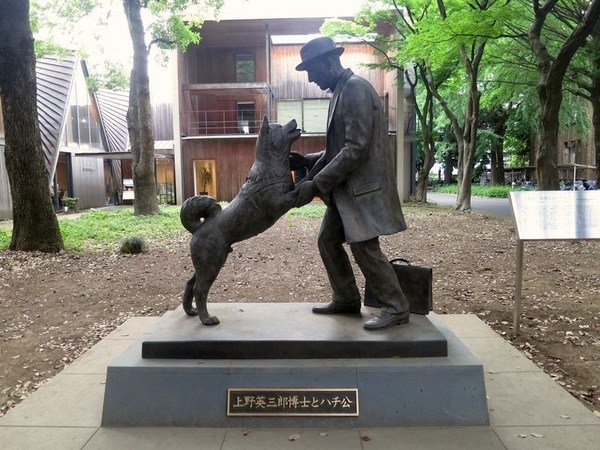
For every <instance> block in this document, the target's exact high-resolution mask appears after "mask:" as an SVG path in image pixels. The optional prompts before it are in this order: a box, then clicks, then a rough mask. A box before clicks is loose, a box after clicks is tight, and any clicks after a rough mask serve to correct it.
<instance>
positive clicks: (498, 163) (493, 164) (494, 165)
mask: <svg viewBox="0 0 600 450" xmlns="http://www.w3.org/2000/svg"><path fill="white" fill-rule="evenodd" d="M490 183H491V184H504V183H505V177H504V140H500V141H499V142H497V143H496V144H495V145H494V146H493V147H492V151H491V154H490Z"/></svg>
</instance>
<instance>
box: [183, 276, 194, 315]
mask: <svg viewBox="0 0 600 450" xmlns="http://www.w3.org/2000/svg"><path fill="white" fill-rule="evenodd" d="M194 284H196V274H194V275H193V276H192V278H190V279H189V280H188V281H187V283H186V284H185V290H184V291H183V300H182V302H181V304H182V306H183V310H184V311H185V313H186V314H187V315H188V316H197V315H198V310H197V309H196V308H194Z"/></svg>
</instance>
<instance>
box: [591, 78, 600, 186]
mask: <svg viewBox="0 0 600 450" xmlns="http://www.w3.org/2000/svg"><path fill="white" fill-rule="evenodd" d="M597 90H598V91H599V92H598V93H597V94H595V95H592V97H591V102H592V127H593V129H594V148H595V150H596V164H595V165H596V189H600V89H597Z"/></svg>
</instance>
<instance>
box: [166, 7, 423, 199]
mask: <svg viewBox="0 0 600 450" xmlns="http://www.w3.org/2000/svg"><path fill="white" fill-rule="evenodd" d="M323 21H324V18H323V17H316V18H273V19H247V20H243V19H234V20H227V19H226V18H223V19H221V20H220V21H206V22H204V24H203V27H202V30H201V35H202V40H201V42H200V43H199V44H198V45H194V46H191V47H189V48H188V49H187V51H186V52H185V53H182V52H179V53H178V54H177V58H176V63H175V65H176V68H177V69H176V72H177V80H176V83H177V96H176V98H175V100H174V110H175V111H178V112H179V114H178V116H177V117H176V118H175V127H174V132H175V136H174V145H175V171H176V177H175V178H176V186H177V189H176V193H177V202H178V203H181V202H182V201H183V200H185V199H186V198H188V197H190V196H193V195H196V194H199V193H205V192H206V193H208V194H209V195H211V196H213V197H215V198H217V199H218V200H224V201H228V200H231V199H232V198H233V197H234V196H235V195H236V194H237V192H238V191H239V189H240V187H241V185H242V184H243V183H244V181H245V177H246V176H247V174H248V171H249V169H250V167H251V165H252V163H253V161H254V149H255V143H256V138H257V131H258V127H259V126H260V123H261V121H262V118H263V117H264V116H266V117H267V118H268V119H269V120H270V121H276V122H279V123H285V122H287V121H288V120H290V119H292V118H294V119H296V121H297V122H298V124H299V127H300V128H301V129H302V130H303V133H302V137H301V138H300V140H299V141H298V142H296V143H295V144H294V147H293V150H295V151H298V152H301V153H309V152H316V151H320V150H322V149H324V148H325V139H326V123H327V109H328V106H329V99H330V94H328V93H325V92H323V91H321V90H320V89H319V87H318V86H316V85H315V84H311V83H309V82H308V77H307V75H306V72H298V71H296V70H295V67H296V65H297V64H298V63H299V62H300V56H299V54H300V48H301V47H302V45H303V44H304V43H306V42H307V41H308V40H310V39H311V38H312V37H315V35H318V34H319V28H320V27H321V26H322V24H323ZM339 45H341V46H343V47H344V48H345V52H344V54H343V55H342V57H341V59H342V65H343V66H344V67H349V68H351V69H352V70H353V71H354V72H355V73H357V74H358V75H361V76H362V77H364V78H366V79H368V80H369V81H370V82H371V83H372V84H373V86H374V87H375V89H376V90H377V92H378V93H379V95H380V97H381V100H382V102H383V103H384V105H385V108H386V111H387V116H388V123H389V132H390V139H391V140H392V141H393V142H394V143H396V142H397V144H398V145H397V149H399V151H398V152H397V155H398V157H397V165H398V168H397V172H398V173H400V174H401V177H400V178H401V179H402V185H401V186H400V193H401V197H402V198H404V199H406V198H407V197H408V193H409V192H408V191H409V189H410V187H409V186H408V187H406V186H407V185H409V184H410V183H411V181H410V179H411V171H410V167H411V166H412V162H411V158H412V150H411V144H410V142H408V140H406V142H405V139H404V134H405V133H404V131H405V129H406V128H407V127H406V126H402V127H401V129H400V138H399V139H398V140H396V131H397V125H396V124H397V122H398V117H399V118H400V121H403V120H404V115H403V101H404V96H405V95H406V93H405V90H404V86H401V89H400V95H397V92H398V85H397V83H396V75H397V74H396V72H385V71H382V70H372V69H368V68H367V67H366V64H368V63H377V62H380V61H381V60H382V56H381V55H378V54H376V53H375V52H374V50H373V49H372V47H371V46H369V45H368V44H365V43H359V42H339ZM406 92H407V91H406ZM407 171H408V173H406V172H407ZM413 179H414V177H413Z"/></svg>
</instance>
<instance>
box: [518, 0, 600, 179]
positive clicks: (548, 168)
mask: <svg viewBox="0 0 600 450" xmlns="http://www.w3.org/2000/svg"><path fill="white" fill-rule="evenodd" d="M556 3H557V1H556V0H554V1H546V2H545V3H544V4H543V5H540V4H539V1H536V2H533V8H534V13H535V16H534V21H533V24H532V26H531V28H530V29H529V33H528V40H529V45H530V46H531V49H532V51H533V53H534V54H535V56H536V59H537V64H538V69H539V72H540V76H539V82H538V87H537V90H538V97H539V100H540V126H539V144H538V149H537V152H536V176H537V187H538V189H539V190H555V189H558V182H559V180H558V168H557V167H556V166H557V162H558V113H559V110H560V104H561V102H562V84H563V79H564V77H565V72H566V71H567V68H568V67H569V64H570V62H571V60H572V59H573V56H574V55H575V53H576V52H577V50H578V49H579V48H580V47H581V46H582V45H583V44H584V43H585V41H586V39H587V37H588V36H589V35H590V34H591V33H592V30H593V29H594V27H595V26H596V25H597V22H598V18H599V17H600V0H591V1H590V2H589V4H588V6H587V9H586V11H585V13H584V15H583V20H578V21H577V23H575V24H574V28H573V30H572V32H571V33H570V34H569V35H567V37H566V39H565V40H564V42H563V43H562V45H561V46H560V48H559V49H558V51H557V52H556V55H554V56H553V55H550V53H549V51H548V48H547V47H546V39H545V38H544V39H543V38H542V30H543V29H544V23H545V22H546V18H547V17H548V15H549V14H550V12H552V10H553V8H555V7H556Z"/></svg>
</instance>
